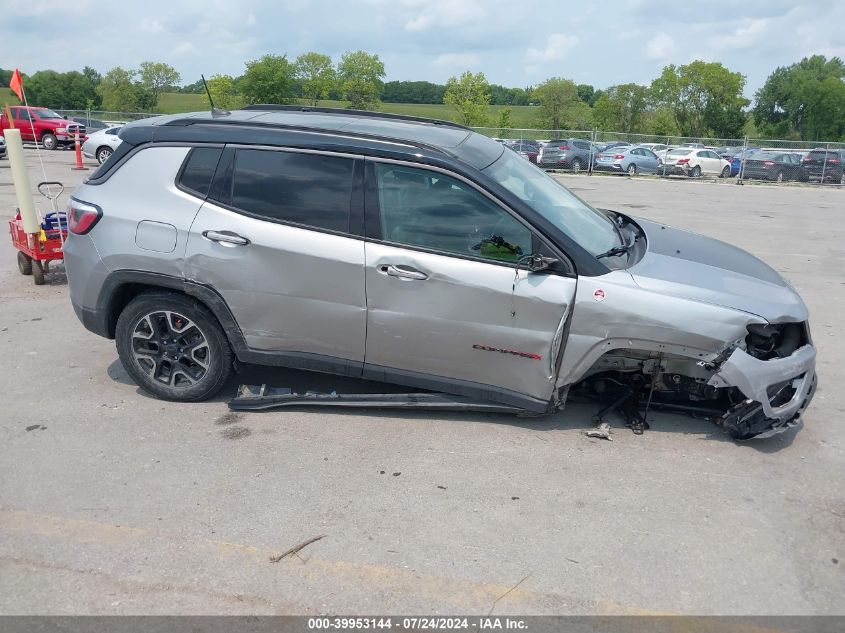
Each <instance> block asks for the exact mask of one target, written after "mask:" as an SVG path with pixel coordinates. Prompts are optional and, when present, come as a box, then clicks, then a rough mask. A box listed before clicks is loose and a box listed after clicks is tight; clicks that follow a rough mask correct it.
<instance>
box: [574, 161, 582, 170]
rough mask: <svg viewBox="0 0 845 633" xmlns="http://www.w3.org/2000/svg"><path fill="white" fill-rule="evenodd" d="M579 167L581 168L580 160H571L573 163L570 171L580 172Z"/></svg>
mask: <svg viewBox="0 0 845 633" xmlns="http://www.w3.org/2000/svg"><path fill="white" fill-rule="evenodd" d="M581 167H582V165H581V159H580V158H575V159H573V161H572V171H581Z"/></svg>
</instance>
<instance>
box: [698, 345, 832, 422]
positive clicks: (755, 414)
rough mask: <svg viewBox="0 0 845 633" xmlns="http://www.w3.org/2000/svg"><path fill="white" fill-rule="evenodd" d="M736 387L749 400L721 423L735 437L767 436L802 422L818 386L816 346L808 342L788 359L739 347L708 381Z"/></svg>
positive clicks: (727, 415)
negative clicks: (801, 416) (757, 354)
mask: <svg viewBox="0 0 845 633" xmlns="http://www.w3.org/2000/svg"><path fill="white" fill-rule="evenodd" d="M707 384H708V385H711V386H713V387H716V388H721V387H735V388H737V389H739V391H741V392H742V394H743V395H744V396H745V397H746V400H744V401H743V402H741V403H739V404H737V405H735V406H734V407H732V408H731V409H730V410H729V411H728V412H727V413H726V414H725V416H723V417H722V418H721V419H720V420H719V424H721V426H722V427H724V428H725V430H727V431H728V432H729V433H731V434H732V435H733V436H734V437H737V438H740V439H749V438H751V437H756V438H764V437H771V436H772V435H776V434H778V433H782V432H784V431H786V430H787V429H789V428H792V427H794V426H796V425H797V424H798V423H799V422H800V415H801V412H802V411H803V410H804V409H805V408H806V407H807V405H808V404H809V403H810V401H811V400H812V398H813V395H814V393H815V389H816V349H815V347H813V346H812V345H811V344H809V343H807V344H806V345H803V346H802V347H800V348H798V349H796V350H795V351H794V352H793V353H792V354H790V355H789V356H786V357H784V358H769V359H761V358H757V357H755V356H753V355H752V354H751V353H749V352H747V351H745V350H743V349H741V348H737V349H735V350H734V351H733V352H732V353H731V355H730V356H729V357H728V359H727V360H726V361H725V362H724V363H723V364H722V365H721V366H720V368H719V370H718V371H717V372H716V373H715V374H714V375H713V376H712V377H711V378H710V380H709V381H708V383H707Z"/></svg>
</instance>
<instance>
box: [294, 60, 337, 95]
mask: <svg viewBox="0 0 845 633" xmlns="http://www.w3.org/2000/svg"><path fill="white" fill-rule="evenodd" d="M293 68H294V76H295V77H296V78H297V79H298V80H299V82H300V83H301V86H302V96H303V98H305V99H308V101H309V103H311V105H313V106H316V105H317V102H318V101H319V100H320V99H325V98H326V97H327V96H328V94H329V91H330V90H331V89H332V88H333V87H334V82H335V71H334V67H333V66H332V58H331V57H329V56H328V55H321V54H320V53H314V52H311V53H303V54H302V55H300V56H299V57H297V58H296V61H295V62H294V63H293Z"/></svg>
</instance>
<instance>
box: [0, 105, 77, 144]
mask: <svg viewBox="0 0 845 633" xmlns="http://www.w3.org/2000/svg"><path fill="white" fill-rule="evenodd" d="M9 109H10V110H11V111H12V119H13V120H14V127H16V128H18V129H19V130H20V131H21V140H22V141H24V142H30V143H32V142H33V141H35V140H38V141H40V142H41V145H42V147H43V148H44V149H57V148H58V147H60V146H63V145H71V144H73V142H74V134H75V133H76V131H77V130H78V131H79V141H80V142H82V141H84V140H85V126H84V125H81V124H79V123H77V122H76V121H68V120H67V119H66V118H64V117H63V116H61V115H60V114H57V113H55V112H53V111H52V110H50V109H49V108H26V107H24V106H12V107H11V108H9ZM0 112H2V115H0V133H2V131H3V130H6V129H8V128H10V127H12V126H11V125H10V124H9V119H8V118H7V117H6V110H5V108H4V109H3V110H2V111H0Z"/></svg>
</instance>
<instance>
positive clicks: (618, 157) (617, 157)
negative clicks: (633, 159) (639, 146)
mask: <svg viewBox="0 0 845 633" xmlns="http://www.w3.org/2000/svg"><path fill="white" fill-rule="evenodd" d="M613 158H614V159H615V160H622V159H623V158H625V157H624V156H623V155H622V154H616V156H614V157H613Z"/></svg>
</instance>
